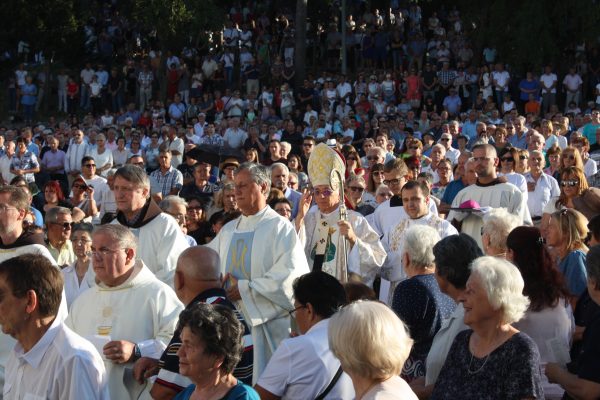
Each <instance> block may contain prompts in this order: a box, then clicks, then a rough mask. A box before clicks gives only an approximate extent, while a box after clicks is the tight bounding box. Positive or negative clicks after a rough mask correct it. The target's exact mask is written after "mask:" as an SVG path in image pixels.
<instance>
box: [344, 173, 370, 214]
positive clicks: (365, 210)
mask: <svg viewBox="0 0 600 400" xmlns="http://www.w3.org/2000/svg"><path fill="white" fill-rule="evenodd" d="M366 186H367V183H366V182H365V180H364V178H363V177H362V176H357V175H351V176H350V178H348V180H346V185H345V187H344V189H345V190H346V198H347V199H348V200H349V201H350V204H352V208H354V210H356V211H357V212H359V213H361V214H362V215H368V214H371V213H372V212H373V211H375V207H373V206H372V205H369V204H364V202H363V201H362V197H363V193H364V192H365V187H366Z"/></svg>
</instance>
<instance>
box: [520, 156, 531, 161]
mask: <svg viewBox="0 0 600 400" xmlns="http://www.w3.org/2000/svg"><path fill="white" fill-rule="evenodd" d="M527 159H529V157H527V156H519V160H527Z"/></svg>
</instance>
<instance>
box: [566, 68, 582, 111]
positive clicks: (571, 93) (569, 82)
mask: <svg viewBox="0 0 600 400" xmlns="http://www.w3.org/2000/svg"><path fill="white" fill-rule="evenodd" d="M562 83H563V87H564V89H565V96H566V98H565V105H566V106H565V108H567V107H568V106H569V104H570V103H571V102H572V101H574V102H575V104H577V105H579V100H580V97H581V85H583V80H581V76H579V74H578V73H577V72H575V67H571V68H569V73H568V74H567V75H565V77H564V79H563V82H562Z"/></svg>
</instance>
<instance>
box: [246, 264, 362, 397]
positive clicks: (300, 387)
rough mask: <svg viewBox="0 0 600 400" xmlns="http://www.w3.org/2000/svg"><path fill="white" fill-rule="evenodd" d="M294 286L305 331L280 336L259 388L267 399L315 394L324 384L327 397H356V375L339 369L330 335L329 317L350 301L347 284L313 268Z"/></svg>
mask: <svg viewBox="0 0 600 400" xmlns="http://www.w3.org/2000/svg"><path fill="white" fill-rule="evenodd" d="M293 290H294V313H295V317H296V322H297V324H298V328H299V330H300V334H301V335H300V336H297V337H293V338H290V339H286V340H284V341H283V342H281V344H280V345H279V347H278V348H277V350H276V351H275V353H274V354H273V356H272V357H271V360H270V361H269V364H267V367H266V369H265V371H264V372H263V374H262V375H261V376H260V378H259V380H258V382H257V384H256V386H255V389H256V391H257V392H258V394H259V395H260V398H261V399H263V400H273V399H315V398H317V397H318V396H320V395H322V394H323V392H325V390H326V389H329V392H328V393H327V396H325V397H324V398H330V399H351V398H354V388H353V386H352V381H351V380H350V377H349V376H348V375H346V374H345V373H343V372H342V371H341V366H340V362H339V361H338V360H337V359H336V358H335V356H334V355H333V353H331V350H329V341H328V338H327V328H328V325H329V318H330V317H331V316H332V315H333V314H335V312H336V311H337V310H338V309H339V308H340V307H342V306H343V305H345V304H346V295H345V291H344V287H343V286H342V285H341V284H340V283H339V282H338V280H337V279H335V278H334V277H333V276H331V275H329V274H327V273H325V272H322V271H313V272H311V273H308V274H306V275H303V276H301V277H300V278H298V279H297V280H296V281H295V282H294V286H293ZM338 371H339V372H340V374H339V375H338ZM330 386H331V387H330Z"/></svg>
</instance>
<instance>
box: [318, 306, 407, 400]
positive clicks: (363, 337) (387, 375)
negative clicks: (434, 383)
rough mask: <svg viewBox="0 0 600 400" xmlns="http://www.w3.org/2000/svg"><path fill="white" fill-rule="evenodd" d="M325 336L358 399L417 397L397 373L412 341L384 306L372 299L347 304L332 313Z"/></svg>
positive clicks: (397, 319) (394, 316) (401, 325)
mask: <svg viewBox="0 0 600 400" xmlns="http://www.w3.org/2000/svg"><path fill="white" fill-rule="evenodd" d="M373 332H377V337H375V336H374V335H373ZM328 337H329V343H330V348H331V352H332V353H333V354H334V355H335V356H336V357H337V358H338V359H339V360H340V364H341V365H342V369H343V370H344V372H346V373H347V374H348V375H349V376H350V378H351V379H352V383H353V385H354V392H355V394H356V398H357V399H365V400H367V399H379V398H381V399H384V398H388V399H400V398H401V399H404V400H416V399H417V396H415V394H414V393H413V391H412V390H411V389H410V387H409V386H408V384H407V383H406V381H404V380H403V379H402V378H400V377H399V374H400V371H401V370H402V365H404V363H405V361H406V359H407V358H408V355H409V353H410V349H411V346H412V344H413V341H412V339H411V338H410V336H409V334H408V330H407V329H406V327H405V326H404V323H402V321H401V320H400V319H399V318H398V317H397V316H396V314H394V313H393V312H392V310H390V309H389V308H388V307H387V306H385V305H384V304H380V303H377V302H374V301H357V302H354V303H352V304H349V305H347V306H346V307H344V308H342V309H341V310H340V311H338V312H337V313H336V314H335V315H334V316H333V317H331V320H330V322H329V332H328Z"/></svg>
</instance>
